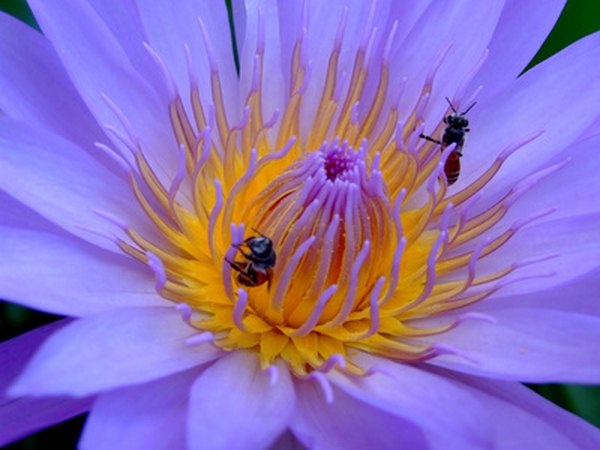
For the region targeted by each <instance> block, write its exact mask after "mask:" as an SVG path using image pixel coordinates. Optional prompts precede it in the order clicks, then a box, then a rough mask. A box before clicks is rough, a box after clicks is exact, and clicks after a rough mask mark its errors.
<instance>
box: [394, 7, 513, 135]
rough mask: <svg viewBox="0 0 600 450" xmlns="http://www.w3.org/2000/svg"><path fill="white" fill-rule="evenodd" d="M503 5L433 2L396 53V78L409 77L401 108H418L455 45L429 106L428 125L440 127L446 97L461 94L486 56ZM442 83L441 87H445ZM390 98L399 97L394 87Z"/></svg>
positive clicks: (443, 68) (435, 82) (404, 109)
mask: <svg viewBox="0 0 600 450" xmlns="http://www.w3.org/2000/svg"><path fill="white" fill-rule="evenodd" d="M502 6H503V4H502V2H499V1H494V2H478V1H463V2H432V3H431V4H430V5H429V7H428V8H427V9H426V10H425V11H424V12H423V14H422V16H421V17H420V18H419V20H418V21H417V23H416V24H415V26H414V28H413V30H411V32H410V34H409V36H408V38H407V39H406V42H404V43H402V44H401V45H400V46H399V47H398V48H396V49H393V50H392V52H391V57H390V61H391V74H392V77H393V78H392V79H395V80H398V79H400V78H401V77H404V76H406V77H408V80H407V84H406V87H405V91H404V92H405V94H403V95H402V99H401V103H400V111H412V108H413V107H414V104H415V101H416V99H417V97H418V96H419V95H420V93H421V89H422V86H423V84H424V82H425V79H426V77H427V75H428V74H429V73H430V72H431V70H432V68H433V66H434V64H435V63H436V61H437V60H438V58H439V57H440V55H441V54H442V53H443V51H444V50H445V49H446V48H447V47H448V46H449V45H451V48H450V49H449V50H448V54H447V55H446V57H445V58H444V60H443V63H442V65H441V66H440V68H439V70H438V72H437V74H436V76H435V79H434V84H433V86H434V91H433V95H432V97H431V98H430V101H429V104H428V107H427V121H426V130H429V129H431V128H433V127H435V126H437V124H438V123H439V121H440V120H441V118H442V116H443V114H444V113H445V112H446V111H447V109H448V104H447V103H446V100H445V97H446V96H448V97H450V98H452V97H453V96H454V95H455V94H456V93H457V89H459V88H460V86H461V85H462V84H463V83H464V82H466V81H467V77H468V76H469V74H470V73H471V72H472V71H473V70H474V69H475V68H476V66H477V65H478V64H479V62H480V61H481V58H482V57H483V56H484V53H485V51H486V48H487V46H488V44H489V42H490V39H491V38H492V35H493V32H494V29H495V27H496V24H497V22H498V19H499V17H500V14H501V12H502ZM436 87H437V88H438V89H440V87H441V89H442V92H440V91H438V89H436ZM471 94H472V92H465V93H463V94H462V95H463V96H469V95H471ZM389 97H390V98H394V97H395V92H394V91H392V92H390V95H389ZM460 100H464V98H461V99H460ZM463 106H464V107H466V106H468V105H461V107H463Z"/></svg>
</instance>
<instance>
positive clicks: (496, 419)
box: [448, 374, 600, 450]
mask: <svg viewBox="0 0 600 450" xmlns="http://www.w3.org/2000/svg"><path fill="white" fill-rule="evenodd" d="M448 376H449V377H452V378H455V379H457V380H459V381H460V385H461V387H462V389H464V390H465V391H468V392H469V393H470V394H472V395H474V396H477V398H478V400H479V401H480V402H481V403H482V404H483V405H484V407H485V409H486V411H487V413H488V415H489V416H490V417H491V419H492V420H491V424H492V425H493V426H494V431H495V432H494V445H493V448H494V449H498V450H501V449H516V448H519V449H520V448H523V449H525V448H543V449H549V450H551V449H557V450H567V449H573V450H579V449H595V448H599V447H600V430H598V429H597V428H596V427H594V426H592V425H590V424H589V423H587V422H585V421H584V420H582V419H580V418H579V417H577V416H575V415H574V414H571V413H569V412H567V411H564V410H562V409H560V408H559V407H558V406H556V405H555V404H553V403H551V402H549V401H548V400H545V399H543V398H542V397H540V396H539V395H537V394H535V393H534V392H533V391H531V390H529V389H527V388H526V387H524V386H522V385H520V384H518V383H510V382H504V381H492V380H486V379H482V378H477V377H468V376H464V375H457V374H448Z"/></svg>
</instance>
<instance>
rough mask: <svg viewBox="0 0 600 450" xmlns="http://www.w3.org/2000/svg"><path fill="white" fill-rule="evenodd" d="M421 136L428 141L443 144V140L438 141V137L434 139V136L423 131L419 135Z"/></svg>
mask: <svg viewBox="0 0 600 450" xmlns="http://www.w3.org/2000/svg"><path fill="white" fill-rule="evenodd" d="M419 137H420V138H421V139H425V140H426V141H429V142H433V143H435V144H437V145H442V142H441V141H438V140H437V139H434V138H432V137H431V136H426V135H424V134H423V133H421V134H420V135H419Z"/></svg>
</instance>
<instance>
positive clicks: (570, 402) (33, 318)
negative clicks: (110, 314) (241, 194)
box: [0, 0, 600, 450]
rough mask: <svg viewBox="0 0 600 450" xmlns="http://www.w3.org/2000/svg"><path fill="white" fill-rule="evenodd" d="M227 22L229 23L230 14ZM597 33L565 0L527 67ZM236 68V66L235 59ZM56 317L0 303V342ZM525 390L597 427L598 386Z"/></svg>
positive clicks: (53, 432) (59, 440)
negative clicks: (555, 22) (558, 15)
mask: <svg viewBox="0 0 600 450" xmlns="http://www.w3.org/2000/svg"><path fill="white" fill-rule="evenodd" d="M199 1H202V0H199ZM225 2H226V3H227V5H228V6H230V5H231V0H225ZM540 7H543V2H540ZM0 10H3V11H6V12H7V13H9V14H11V15H13V16H15V17H18V18H19V19H21V20H22V21H24V22H26V23H28V24H29V25H31V26H33V27H35V28H38V25H37V23H36V21H35V19H34V17H33V15H32V13H31V10H30V9H29V7H28V6H27V4H26V3H25V1H24V0H0ZM229 19H230V22H232V20H233V18H232V15H231V14H230V15H229ZM598 30H600V1H599V0H569V1H568V2H567V5H566V7H565V9H564V11H563V13H562V14H561V16H560V18H559V20H558V22H557V24H556V26H555V28H554V29H553V31H552V33H551V34H550V36H549V37H548V38H547V39H546V42H544V44H543V46H542V48H541V49H540V50H539V52H538V53H537V55H536V56H535V58H534V59H533V61H532V62H531V64H530V65H529V67H531V66H533V65H535V64H537V63H539V62H541V61H543V60H544V59H546V58H548V57H550V56H551V55H553V54H554V53H556V52H558V51H560V50H561V49H563V48H564V47H566V46H568V45H569V44H571V43H572V42H574V41H576V40H577V39H580V38H581V37H583V36H586V35H588V34H591V33H593V32H595V31H598ZM232 35H233V31H232ZM236 56H237V55H236ZM236 65H238V61H237V58H236ZM57 318H58V317H57V316H53V315H49V314H43V313H40V312H37V311H32V310H29V309H26V308H22V307H20V306H17V305H14V304H11V303H0V341H2V340H6V339H9V338H10V337H12V336H17V335H19V334H22V333H24V332H26V331H27V330H30V329H33V328H36V327H38V326H40V325H43V324H45V323H49V322H52V321H54V320H56V319H57ZM529 387H530V388H532V389H534V390H535V391H537V392H538V393H539V394H541V395H543V396H544V397H546V398H548V399H549V400H551V401H553V402H554V403H556V404H558V405H560V406H561V407H563V408H565V409H568V410H570V411H572V412H574V413H575V414H578V415H579V416H581V417H583V418H585V419H586V420H588V421H590V422H591V423H593V424H595V425H596V426H598V427H600V386H580V385H559V384H546V385H535V386H534V385H531V386H529ZM84 420H85V416H79V417H76V418H74V419H72V420H69V421H67V422H64V423H62V424H60V425H57V426H55V427H51V428H49V429H47V430H44V431H41V432H39V433H37V434H35V435H32V436H29V437H28V438H25V439H23V440H21V441H18V442H16V443H14V444H12V445H10V446H8V447H5V448H6V449H13V450H32V449H39V448H46V447H48V448H50V447H52V448H74V447H75V444H76V442H77V438H78V436H79V433H80V430H81V427H82V426H83V423H84Z"/></svg>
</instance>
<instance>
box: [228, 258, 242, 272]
mask: <svg viewBox="0 0 600 450" xmlns="http://www.w3.org/2000/svg"><path fill="white" fill-rule="evenodd" d="M225 262H227V264H229V265H230V266H231V268H232V269H233V270H235V271H236V272H239V273H243V272H242V269H240V267H239V266H238V265H237V264H236V263H235V262H232V261H229V260H228V259H227V258H225Z"/></svg>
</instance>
